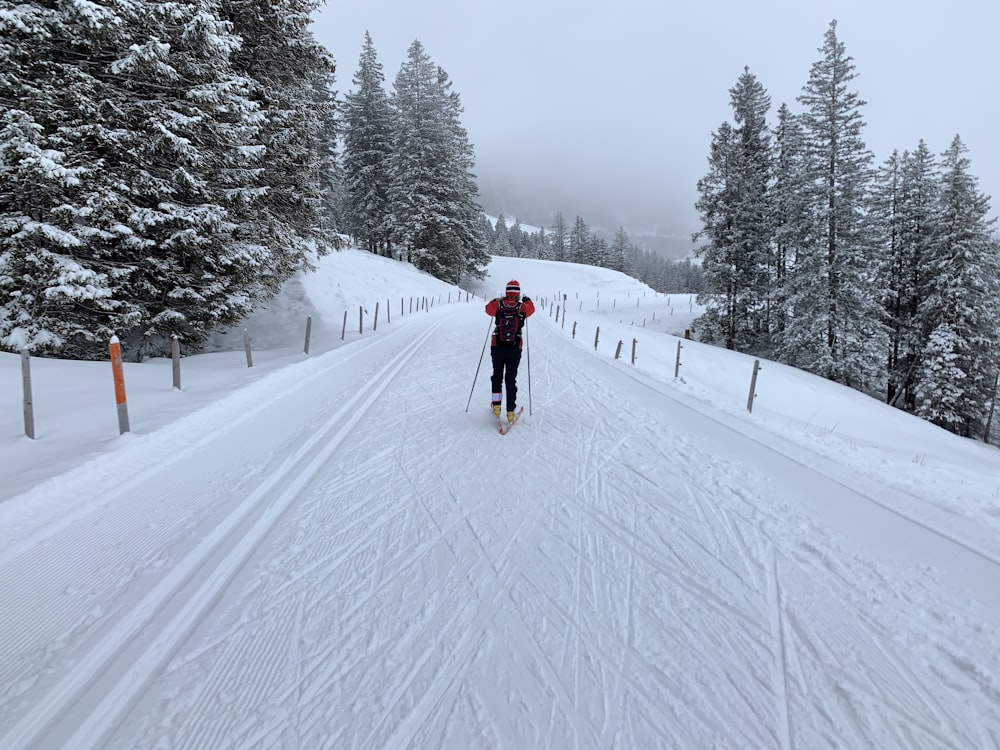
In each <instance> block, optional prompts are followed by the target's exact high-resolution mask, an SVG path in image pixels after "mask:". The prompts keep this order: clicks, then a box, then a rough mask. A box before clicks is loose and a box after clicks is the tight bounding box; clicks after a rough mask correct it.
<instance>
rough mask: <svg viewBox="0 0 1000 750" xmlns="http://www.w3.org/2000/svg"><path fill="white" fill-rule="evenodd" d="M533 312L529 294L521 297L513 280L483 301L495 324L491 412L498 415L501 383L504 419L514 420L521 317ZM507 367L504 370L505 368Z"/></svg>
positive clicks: (522, 322) (491, 341)
mask: <svg viewBox="0 0 1000 750" xmlns="http://www.w3.org/2000/svg"><path fill="white" fill-rule="evenodd" d="M534 312H535V305H534V303H533V302H532V301H531V298H530V297H524V298H522V297H521V285H520V284H519V283H518V282H517V281H516V280H513V279H512V280H511V281H508V282H507V290H506V293H505V294H504V296H503V297H502V298H501V297H497V298H496V299H492V300H490V301H489V302H487V303H486V314H487V315H490V316H492V317H493V319H494V320H495V321H496V325H495V326H494V327H493V336H492V338H491V339H490V357H491V358H492V359H493V377H492V379H491V385H492V386H493V399H492V406H493V413H494V414H495V415H496V416H497V417H498V418H499V417H500V411H501V409H500V405H501V395H502V394H501V392H500V385H501V383H503V384H505V385H506V386H507V421H508V422H513V421H514V419H515V418H516V412H515V409H516V408H517V366H518V364H520V362H521V346H522V341H521V331H522V330H523V329H524V321H525V319H526V318H528V317H530V316H531V315H532V314H534ZM505 368H506V373H505V372H504V369H505Z"/></svg>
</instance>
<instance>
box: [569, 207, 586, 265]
mask: <svg viewBox="0 0 1000 750" xmlns="http://www.w3.org/2000/svg"><path fill="white" fill-rule="evenodd" d="M589 244H590V228H589V227H588V226H587V223H586V222H585V221H584V220H583V218H582V217H580V216H577V217H576V219H575V220H574V221H573V228H572V229H571V230H570V231H569V247H568V248H567V251H566V255H567V257H566V260H568V261H570V262H571V263H586V262H587V260H586V256H587V246H588V245H589Z"/></svg>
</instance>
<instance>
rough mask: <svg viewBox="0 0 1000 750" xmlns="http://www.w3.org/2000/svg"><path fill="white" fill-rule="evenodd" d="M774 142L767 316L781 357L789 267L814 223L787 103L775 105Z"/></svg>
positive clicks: (797, 129) (799, 136) (796, 128)
mask: <svg viewBox="0 0 1000 750" xmlns="http://www.w3.org/2000/svg"><path fill="white" fill-rule="evenodd" d="M774 141H775V154H774V184H773V186H772V189H771V210H772V217H773V222H774V252H773V255H772V259H773V268H772V271H771V278H772V283H773V285H774V307H773V309H772V312H771V315H770V318H771V329H772V331H773V334H774V336H775V337H776V339H777V342H778V350H779V356H781V355H780V351H781V349H782V344H783V336H784V331H785V327H786V325H787V321H788V316H789V313H790V310H789V302H788V291H789V288H788V281H789V270H790V269H791V268H793V267H794V265H795V261H796V258H797V257H798V253H799V251H800V249H801V248H803V247H805V245H806V243H807V242H808V239H809V236H810V234H811V232H812V224H813V222H812V215H811V210H810V206H809V197H808V196H809V190H808V189H807V188H808V180H809V176H808V171H807V169H806V163H805V144H804V134H803V131H802V126H801V123H800V120H799V118H797V117H796V116H795V115H793V114H792V113H791V111H790V110H789V109H788V106H787V105H786V104H782V105H781V107H779V108H778V124H777V126H776V128H775V132H774Z"/></svg>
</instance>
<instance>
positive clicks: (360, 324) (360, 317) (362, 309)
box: [358, 305, 365, 334]
mask: <svg viewBox="0 0 1000 750" xmlns="http://www.w3.org/2000/svg"><path fill="white" fill-rule="evenodd" d="M364 327H365V306H364V305H361V306H359V307H358V333H359V334H360V333H364Z"/></svg>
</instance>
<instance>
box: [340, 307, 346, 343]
mask: <svg viewBox="0 0 1000 750" xmlns="http://www.w3.org/2000/svg"><path fill="white" fill-rule="evenodd" d="M345 333H347V310H344V327H343V328H341V329H340V340H341V341H343V340H344V334H345Z"/></svg>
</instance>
